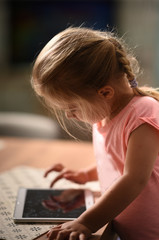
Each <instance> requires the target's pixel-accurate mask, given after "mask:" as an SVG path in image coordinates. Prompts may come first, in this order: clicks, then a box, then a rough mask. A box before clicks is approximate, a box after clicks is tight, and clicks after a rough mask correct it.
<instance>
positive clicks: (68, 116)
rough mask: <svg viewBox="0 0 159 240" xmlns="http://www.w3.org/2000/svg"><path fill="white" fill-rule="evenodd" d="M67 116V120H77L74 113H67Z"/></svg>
mask: <svg viewBox="0 0 159 240" xmlns="http://www.w3.org/2000/svg"><path fill="white" fill-rule="evenodd" d="M65 116H66V118H68V119H69V118H76V117H75V115H74V114H73V113H71V112H65Z"/></svg>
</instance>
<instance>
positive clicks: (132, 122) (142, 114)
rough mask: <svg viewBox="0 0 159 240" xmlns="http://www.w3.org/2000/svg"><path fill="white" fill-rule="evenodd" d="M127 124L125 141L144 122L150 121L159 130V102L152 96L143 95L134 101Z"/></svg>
mask: <svg viewBox="0 0 159 240" xmlns="http://www.w3.org/2000/svg"><path fill="white" fill-rule="evenodd" d="M127 120H128V121H127V124H125V129H124V130H125V141H126V142H125V143H126V145H127V143H128V139H129V136H130V134H131V133H132V132H133V131H134V130H135V129H136V128H138V127H139V126H140V125H142V124H144V123H148V124H150V125H151V126H153V127H154V128H156V129H157V130H158V131H159V102H158V101H157V100H155V99H153V98H151V97H141V98H140V99H139V100H138V101H136V102H134V103H133V105H132V106H131V110H130V111H129V114H128V119H127Z"/></svg>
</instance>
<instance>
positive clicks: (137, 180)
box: [48, 123, 159, 240]
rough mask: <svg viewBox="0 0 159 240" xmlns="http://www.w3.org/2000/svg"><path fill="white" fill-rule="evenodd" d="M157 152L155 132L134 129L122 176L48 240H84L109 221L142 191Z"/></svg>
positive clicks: (158, 134) (158, 139)
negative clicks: (92, 204) (75, 218)
mask: <svg viewBox="0 0 159 240" xmlns="http://www.w3.org/2000/svg"><path fill="white" fill-rule="evenodd" d="M158 152H159V132H158V131H157V130H156V129H155V128H153V127H152V126H150V125H149V124H146V123H145V124H142V125H141V126H140V127H138V128H137V129H135V130H134V131H133V132H132V134H131V136H130V138H129V142H128V148H127V154H126V160H125V167H124V172H123V176H121V177H120V178H119V179H118V180H117V181H116V183H115V184H114V185H113V186H112V187H111V188H109V189H108V190H107V191H106V192H105V194H104V195H103V196H102V197H101V198H100V199H99V200H98V201H97V202H96V203H95V204H94V206H93V207H91V208H90V209H88V210H87V211H86V212H84V213H83V214H82V215H81V216H80V217H79V218H78V219H77V220H75V221H72V222H69V223H64V224H62V225H61V226H60V227H59V228H58V229H55V230H54V229H52V230H51V231H50V232H49V233H48V236H50V239H53V238H52V237H55V236H57V238H56V239H57V240H62V239H64V238H63V236H65V237H66V236H69V240H72V239H78V237H79V238H80V239H82V240H85V239H87V238H88V237H89V236H90V235H91V233H92V232H96V231H97V230H98V229H100V228H101V227H102V226H104V225H105V224H107V223H109V222H111V220H113V219H114V217H116V216H117V215H118V214H119V213H121V212H122V211H123V210H124V209H125V208H126V207H127V206H128V205H129V204H130V203H131V202H132V201H133V200H134V199H135V198H136V197H137V196H138V195H139V194H140V193H141V191H142V190H143V188H144V187H145V185H146V184H147V182H148V180H149V178H150V176H151V173H152V169H153V166H154V163H155V160H156V157H157V155H158Z"/></svg>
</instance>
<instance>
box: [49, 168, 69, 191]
mask: <svg viewBox="0 0 159 240" xmlns="http://www.w3.org/2000/svg"><path fill="white" fill-rule="evenodd" d="M66 173H70V171H68V170H65V171H62V173H61V174H59V175H58V176H57V177H56V178H55V179H54V180H53V181H52V182H51V184H50V187H53V185H54V184H55V183H56V182H57V181H58V180H60V179H62V178H65V176H64V175H65V174H66Z"/></svg>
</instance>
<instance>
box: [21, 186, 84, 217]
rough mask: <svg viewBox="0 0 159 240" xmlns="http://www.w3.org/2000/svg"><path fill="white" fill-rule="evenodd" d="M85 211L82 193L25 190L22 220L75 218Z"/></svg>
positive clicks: (68, 190)
mask: <svg viewBox="0 0 159 240" xmlns="http://www.w3.org/2000/svg"><path fill="white" fill-rule="evenodd" d="M85 210H86V207H85V197H84V191H83V190H81V189H79V190H78V189H77V190H76V189H66V190H55V189H54V190H50V189H48V190H46V189H45V190H33V189H29V190H27V194H26V201H25V205H24V211H23V218H77V217H78V216H79V215H80V214H81V213H82V212H84V211H85Z"/></svg>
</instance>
